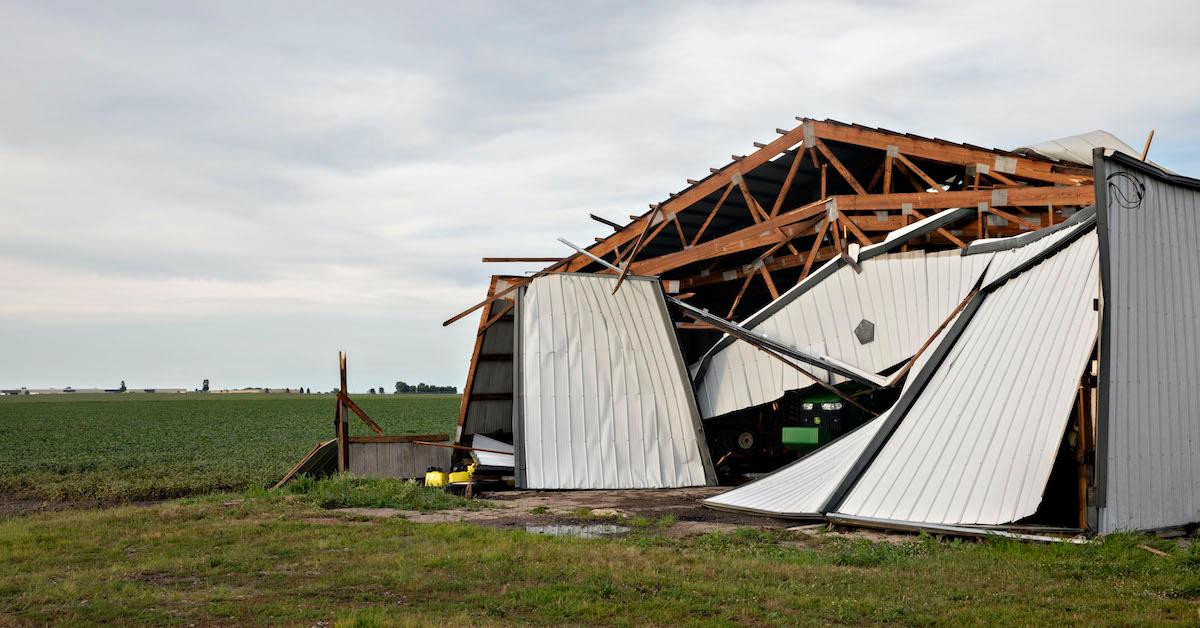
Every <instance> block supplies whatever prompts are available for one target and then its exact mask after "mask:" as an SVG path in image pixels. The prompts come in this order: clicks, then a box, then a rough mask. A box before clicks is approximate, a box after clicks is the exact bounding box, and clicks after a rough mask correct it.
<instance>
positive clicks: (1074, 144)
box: [1017, 130, 1136, 166]
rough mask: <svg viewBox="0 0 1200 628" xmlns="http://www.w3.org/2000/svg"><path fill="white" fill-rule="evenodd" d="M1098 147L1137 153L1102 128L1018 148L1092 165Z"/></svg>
mask: <svg viewBox="0 0 1200 628" xmlns="http://www.w3.org/2000/svg"><path fill="white" fill-rule="evenodd" d="M1096 148H1105V149H1108V150H1119V151H1121V152H1124V153H1129V154H1131V155H1132V154H1136V151H1134V149H1133V148H1132V147H1131V146H1129V144H1126V143H1125V142H1122V141H1121V139H1120V138H1119V137H1117V136H1115V135H1113V134H1112V133H1109V132H1108V131H1102V130H1095V131H1088V132H1087V133H1080V134H1079V135H1071V136H1069V137H1063V138H1059V139H1057V140H1050V141H1047V142H1041V143H1039V144H1033V145H1031V146H1022V147H1021V148H1018V149H1017V150H1018V151H1033V152H1035V153H1037V154H1039V155H1041V156H1043V157H1049V158H1050V159H1057V160H1059V161H1070V162H1074V163H1077V164H1082V165H1085V166H1090V165H1092V151H1093V150H1095V149H1096Z"/></svg>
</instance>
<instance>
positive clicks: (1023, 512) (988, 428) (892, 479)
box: [837, 232, 1099, 525]
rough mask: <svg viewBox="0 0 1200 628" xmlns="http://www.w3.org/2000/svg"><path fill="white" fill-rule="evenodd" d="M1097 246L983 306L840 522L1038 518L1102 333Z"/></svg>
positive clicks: (1027, 274) (1070, 250) (1070, 253)
mask: <svg viewBox="0 0 1200 628" xmlns="http://www.w3.org/2000/svg"><path fill="white" fill-rule="evenodd" d="M1097 278H1098V271H1097V238H1096V235H1095V233H1094V232H1092V233H1088V234H1086V235H1083V236H1082V237H1080V238H1079V239H1077V240H1076V241H1074V242H1073V243H1071V244H1069V245H1067V246H1066V248H1064V249H1063V250H1061V251H1059V252H1057V253H1055V254H1053V255H1052V256H1050V257H1049V258H1047V259H1045V260H1043V261H1041V262H1040V263H1038V264H1037V265H1036V266H1033V267H1032V268H1030V269H1028V270H1026V271H1024V272H1022V273H1021V274H1019V275H1017V276H1015V277H1014V278H1012V279H1010V280H1009V281H1008V282H1007V283H1005V284H1004V285H1002V286H1000V287H999V288H997V289H996V290H995V291H994V292H992V293H990V294H988V295H987V297H986V298H985V299H983V301H982V304H981V305H980V307H979V309H978V311H976V312H975V314H974V316H973V317H972V318H971V319H970V320H969V322H968V323H967V325H966V327H965V328H964V329H963V331H962V333H961V335H959V336H958V337H957V338H956V339H953V343H954V344H953V346H951V347H950V348H949V351H948V353H947V354H946V357H945V359H944V360H943V361H942V362H941V364H940V365H939V366H938V367H937V370H936V371H935V372H934V373H933V374H932V377H931V378H930V379H929V382H928V383H927V384H926V385H925V387H924V388H923V389H922V390H921V391H919V395H917V397H916V398H915V400H914V401H913V402H912V405H911V406H910V407H909V408H908V410H907V412H905V413H904V415H903V416H902V417H901V420H900V422H899V424H898V425H897V426H896V428H895V431H894V432H893V433H892V434H891V436H890V438H889V439H888V440H887V442H886V443H885V444H884V445H883V447H882V449H880V450H879V453H878V455H877V456H876V457H875V459H874V460H873V461H872V462H871V464H870V466H869V467H868V468H867V469H866V471H865V472H864V473H863V474H862V476H861V477H860V478H859V479H858V481H857V483H856V484H855V485H854V487H853V489H852V490H851V491H850V492H849V494H848V495H847V496H846V498H845V499H844V500H843V501H842V503H841V504H840V505H839V506H838V507H837V514H839V515H848V516H854V517H869V518H874V519H890V520H903V521H913V522H923V523H935V524H978V525H997V524H1002V523H1008V522H1012V521H1016V520H1018V519H1020V518H1022V517H1026V516H1028V515H1031V514H1033V513H1034V511H1036V510H1037V507H1038V504H1039V503H1040V502H1041V498H1042V493H1043V491H1044V489H1045V485H1046V480H1047V479H1048V477H1049V474H1050V468H1051V466H1052V464H1053V461H1054V456H1055V453H1056V451H1057V449H1058V446H1059V443H1060V441H1061V439H1062V435H1063V430H1064V429H1065V426H1066V423H1067V420H1068V419H1069V417H1070V416H1071V412H1070V410H1071V405H1072V402H1073V400H1074V398H1075V395H1076V391H1077V389H1078V385H1079V378H1080V376H1081V375H1082V373H1083V370H1084V367H1085V365H1086V363H1087V361H1088V358H1089V357H1090V355H1091V352H1092V348H1093V346H1094V344H1095V339H1096V333H1097V326H1098V322H1097V318H1098V317H1097V313H1096V312H1095V310H1094V307H1093V299H1095V298H1096V297H1097V296H1098V293H1099V286H1098V279H1097Z"/></svg>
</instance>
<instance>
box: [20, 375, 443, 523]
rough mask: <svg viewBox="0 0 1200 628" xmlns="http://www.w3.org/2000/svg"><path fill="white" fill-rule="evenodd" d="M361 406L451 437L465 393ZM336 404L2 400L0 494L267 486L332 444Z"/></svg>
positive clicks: (397, 423) (412, 428) (105, 495)
mask: <svg viewBox="0 0 1200 628" xmlns="http://www.w3.org/2000/svg"><path fill="white" fill-rule="evenodd" d="M355 401H357V402H358V404H359V405H360V406H362V408H363V409H364V410H366V412H367V414H369V415H370V416H371V418H373V419H375V421H376V422H378V423H379V424H380V425H381V426H382V427H383V428H384V429H385V430H386V431H387V432H388V433H390V434H432V433H447V434H453V433H454V427H455V422H456V419H457V417H458V405H459V396H457V395H358V396H356V397H355ZM333 408H334V397H333V396H332V395H251V394H246V395H221V394H207V395H206V394H185V395H134V394H125V395H102V394H101V395H29V396H16V397H0V426H2V428H3V429H0V451H3V452H4V455H3V456H0V494H7V495H9V496H13V495H20V496H31V497H38V498H44V499H52V500H100V501H137V500H151V499H162V498H170V497H180V496H185V495H198V494H203V493H208V492H211V491H218V490H220V491H240V490H244V489H247V488H251V487H261V486H266V485H268V484H270V483H272V482H274V481H275V480H278V479H279V477H280V476H281V475H283V473H284V472H285V471H287V469H288V468H289V467H291V466H292V465H293V464H295V463H296V461H298V460H299V459H300V458H301V456H303V455H304V454H305V453H307V452H308V450H309V449H310V448H311V447H312V446H313V445H314V444H315V443H316V442H317V441H320V440H326V439H329V438H332V436H333ZM352 425H353V427H352V429H353V430H354V431H355V432H356V433H364V434H365V433H368V432H367V429H366V427H365V426H364V425H363V424H362V423H361V422H359V421H358V420H357V419H352Z"/></svg>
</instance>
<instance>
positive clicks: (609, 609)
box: [0, 495, 1200, 626]
mask: <svg viewBox="0 0 1200 628" xmlns="http://www.w3.org/2000/svg"><path fill="white" fill-rule="evenodd" d="M229 499H230V498H229V497H228V496H213V497H206V498H197V499H192V500H185V501H184V502H171V503H165V504H158V505H154V506H150V507H129V506H127V507H121V508H115V509H109V510H86V511H67V512H57V513H44V514H37V515H31V516H26V517H17V518H9V519H7V520H5V519H0V562H2V563H3V564H4V565H5V569H3V570H0V624H5V625H9V624H20V623H34V624H42V623H63V624H78V623H88V624H91V623H100V622H105V623H113V624H118V625H128V624H155V625H162V624H178V625H189V624H194V625H212V624H223V625H230V624H238V625H247V624H264V623H282V624H292V625H313V624H315V623H317V622H322V621H333V622H339V621H340V623H341V624H342V625H380V624H383V625H387V624H399V625H446V624H458V625H492V624H506V623H536V624H607V625H634V624H639V625H640V624H656V625H700V624H704V625H711V624H717V625H733V624H758V625H761V624H773V625H827V624H831V623H832V624H844V625H868V624H871V625H881V624H888V625H896V624H906V625H918V624H919V625H930V624H936V625H963V624H980V623H988V624H1005V625H1013V624H1018V625H1089V626H1091V625H1095V626H1102V625H1140V624H1167V623H1180V624H1186V623H1191V624H1193V625H1194V624H1195V623H1196V622H1197V620H1198V619H1200V615H1198V613H1197V608H1198V606H1197V601H1198V596H1200V547H1197V546H1195V545H1192V546H1184V545H1182V544H1180V543H1178V542H1173V541H1162V540H1149V539H1143V538H1138V537H1122V536H1119V537H1112V538H1109V539H1107V540H1106V541H1104V542H1103V543H1096V544H1093V545H1088V546H1068V545H1034V544H1019V543H1014V542H986V543H971V542H963V543H957V542H945V541H936V540H934V539H931V538H917V537H913V538H912V540H911V541H910V542H907V543H904V544H900V545H892V544H889V543H871V542H869V541H866V540H862V539H846V538H837V537H830V536H827V535H819V534H818V535H814V536H807V535H803V534H799V533H789V532H782V531H778V532H765V531H755V530H741V531H738V532H735V533H731V534H707V535H701V536H695V537H689V538H684V539H679V538H671V537H667V536H663V535H660V534H658V532H657V531H656V530H653V529H645V530H642V529H635V530H634V532H633V534H632V535H631V536H630V537H628V538H624V539H601V540H584V539H573V538H562V537H543V536H535V535H532V534H528V533H526V532H524V531H521V530H501V529H492V528H486V527H481V526H473V525H466V524H436V525H430V524H414V523H411V522H407V521H404V520H403V519H366V518H362V517H357V518H356V517H348V516H344V515H337V514H332V513H331V511H325V510H320V509H319V508H317V507H315V506H313V505H312V504H311V503H309V502H307V501H304V500H295V499H288V498H287V497H283V496H276V495H268V496H261V495H260V496H258V497H256V498H252V499H249V500H247V501H244V502H243V501H239V502H236V503H231V502H229V501H228V500H229ZM1143 543H1150V544H1152V545H1153V546H1155V547H1156V548H1158V549H1160V550H1162V551H1165V552H1167V553H1168V554H1169V555H1168V556H1158V555H1154V554H1151V553H1149V552H1147V551H1145V550H1143V549H1140V548H1138V547H1137V545H1138V544H1143Z"/></svg>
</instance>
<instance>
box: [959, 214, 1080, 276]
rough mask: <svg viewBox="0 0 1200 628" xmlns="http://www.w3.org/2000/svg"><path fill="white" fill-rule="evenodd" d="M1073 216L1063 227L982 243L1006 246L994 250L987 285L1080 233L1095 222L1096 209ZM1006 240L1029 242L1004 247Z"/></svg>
mask: <svg viewBox="0 0 1200 628" xmlns="http://www.w3.org/2000/svg"><path fill="white" fill-rule="evenodd" d="M1071 218H1072V220H1071V221H1069V223H1063V225H1062V228H1060V229H1055V228H1053V227H1050V228H1046V229H1041V230H1039V231H1034V232H1032V233H1027V234H1023V235H1020V236H1013V237H1011V238H1000V239H998V240H993V241H989V242H986V243H983V246H985V247H987V248H989V249H990V248H993V247H1004V248H1003V249H1002V250H996V251H992V262H991V265H990V266H989V267H988V271H987V275H986V276H985V277H984V284H985V285H987V284H991V283H993V282H996V281H999V280H1002V279H1003V278H1004V277H1005V276H1007V275H1009V274H1010V273H1012V272H1013V271H1014V270H1016V269H1018V268H1020V267H1021V266H1022V265H1024V264H1026V263H1027V262H1029V260H1032V259H1034V258H1036V257H1038V256H1040V255H1042V254H1043V253H1045V252H1046V251H1047V250H1049V249H1051V248H1052V247H1054V246H1057V245H1058V244H1059V243H1060V242H1063V241H1065V240H1068V239H1070V238H1073V237H1075V236H1077V235H1078V232H1079V231H1081V230H1087V229H1091V228H1092V227H1093V226H1095V224H1096V223H1095V211H1094V210H1092V209H1088V210H1084V211H1080V212H1079V213H1077V214H1076V215H1075V216H1072V217H1071ZM1043 234H1044V235H1043ZM1039 236H1040V237H1039ZM1006 241H1012V243H1015V244H1020V243H1022V242H1027V243H1026V244H1023V245H1022V246H1018V247H1015V248H1014V247H1012V246H1005V244H1006V243H1007V242H1006ZM977 250H978V249H977ZM967 251H968V253H970V252H971V251H972V247H970V246H968V248H967Z"/></svg>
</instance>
